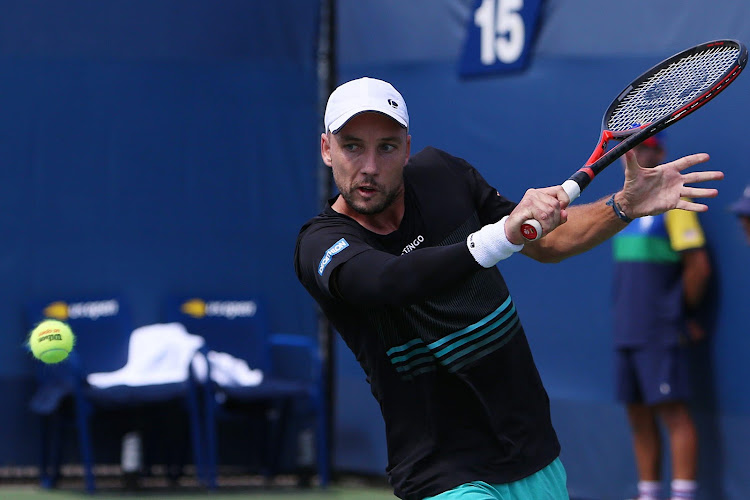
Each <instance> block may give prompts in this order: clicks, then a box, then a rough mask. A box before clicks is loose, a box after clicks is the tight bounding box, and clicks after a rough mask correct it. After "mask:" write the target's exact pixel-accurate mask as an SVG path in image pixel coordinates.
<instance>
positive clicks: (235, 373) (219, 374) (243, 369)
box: [193, 351, 263, 387]
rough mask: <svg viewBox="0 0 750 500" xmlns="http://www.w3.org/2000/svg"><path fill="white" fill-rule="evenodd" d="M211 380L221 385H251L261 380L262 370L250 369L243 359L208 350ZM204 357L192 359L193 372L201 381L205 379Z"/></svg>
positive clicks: (257, 383)
mask: <svg viewBox="0 0 750 500" xmlns="http://www.w3.org/2000/svg"><path fill="white" fill-rule="evenodd" d="M208 362H209V363H210V364H211V380H213V381H214V382H216V383H217V384H219V385H220V386H223V387H252V386H255V385H259V384H260V383H261V382H263V370H260V369H252V368H250V367H249V366H248V364H247V362H246V361H245V360H244V359H240V358H235V357H234V356H232V355H231V354H227V353H225V352H216V351H208ZM206 369H207V367H206V357H204V356H196V357H195V358H194V359H193V372H194V373H195V376H196V377H197V378H198V380H200V381H201V382H204V381H205V380H206Z"/></svg>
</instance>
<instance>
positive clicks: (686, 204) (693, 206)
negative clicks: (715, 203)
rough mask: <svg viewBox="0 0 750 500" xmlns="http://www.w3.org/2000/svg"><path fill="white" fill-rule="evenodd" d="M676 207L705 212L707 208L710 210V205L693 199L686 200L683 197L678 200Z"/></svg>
mask: <svg viewBox="0 0 750 500" xmlns="http://www.w3.org/2000/svg"><path fill="white" fill-rule="evenodd" d="M675 208H679V209H680V210H687V211H688V212H705V211H706V210H708V206H706V205H704V204H703V203H695V202H693V201H685V200H682V199H681V200H680V201H678V202H677V205H676V206H675Z"/></svg>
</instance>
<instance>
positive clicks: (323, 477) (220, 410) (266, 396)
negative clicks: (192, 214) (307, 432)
mask: <svg viewBox="0 0 750 500" xmlns="http://www.w3.org/2000/svg"><path fill="white" fill-rule="evenodd" d="M166 319H167V321H170V322H179V323H182V324H183V325H185V327H186V329H187V331H188V332H190V333H192V334H197V335H201V336H202V337H203V338H204V339H205V341H206V343H205V346H204V348H203V353H204V354H205V355H206V356H208V353H209V351H215V352H219V353H227V354H230V355H231V356H233V357H235V358H239V359H241V360H244V361H245V362H247V365H248V367H249V368H251V369H260V370H262V372H263V381H262V382H261V383H260V384H258V385H251V386H242V385H236V384H229V385H226V384H220V383H217V382H216V381H214V380H212V378H211V376H210V371H209V376H208V377H207V378H206V380H205V383H204V391H205V392H204V394H205V397H204V405H205V410H204V415H205V423H206V429H205V436H206V439H205V441H206V446H207V453H206V457H207V463H208V477H209V488H215V487H216V486H217V483H216V476H217V462H218V458H217V456H218V442H217V425H218V421H220V420H222V419H232V418H237V417H238V416H239V417H242V416H243V412H246V411H247V408H246V407H243V406H242V404H251V405H253V404H255V405H260V406H261V407H265V408H270V409H273V410H274V411H272V412H270V413H271V414H275V415H278V416H279V419H278V420H276V421H275V424H276V425H275V426H274V425H273V424H274V421H271V422H268V425H269V426H270V428H266V434H265V437H266V438H269V437H270V441H271V442H270V443H266V444H267V445H269V446H268V448H270V450H271V453H269V454H266V456H265V457H264V458H265V460H266V461H267V463H265V467H266V469H265V472H266V475H273V474H274V473H276V472H277V467H278V464H279V456H280V453H281V451H282V449H283V448H284V445H283V443H284V438H285V437H286V436H285V434H284V433H285V431H287V428H288V424H289V417H290V413H291V408H292V405H294V404H295V403H299V404H307V405H308V407H309V408H311V410H312V412H313V414H314V415H312V416H313V417H314V418H315V442H316V446H315V448H316V458H315V459H314V462H317V472H318V478H319V481H320V485H321V486H323V487H325V486H326V485H327V484H328V482H329V479H330V473H329V454H328V439H327V415H326V407H325V389H324V387H323V378H322V376H321V373H322V365H321V360H320V356H319V353H318V346H317V343H316V342H315V341H314V340H313V339H310V338H308V337H305V336H302V335H296V334H270V333H269V330H268V325H267V322H266V317H265V310H264V307H263V301H262V300H261V299H259V298H257V297H252V296H246V297H236V296H235V297H205V296H173V297H170V298H168V300H167V302H166ZM300 354H302V356H300ZM289 356H292V357H294V358H295V359H297V358H301V359H306V363H307V367H308V368H309V373H307V374H306V376H300V374H294V375H295V376H292V377H290V376H284V374H283V373H281V371H280V370H279V369H278V366H276V364H275V363H274V359H277V360H278V359H284V357H287V359H288V357H289ZM209 370H210V364H209ZM244 415H245V417H247V413H245V414H244ZM274 427H275V428H274ZM258 441H261V440H260V439H259V440H258Z"/></svg>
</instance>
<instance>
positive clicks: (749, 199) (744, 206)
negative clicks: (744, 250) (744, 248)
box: [729, 185, 750, 245]
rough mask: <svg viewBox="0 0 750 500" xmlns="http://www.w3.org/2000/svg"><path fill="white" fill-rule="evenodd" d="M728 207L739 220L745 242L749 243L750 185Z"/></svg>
mask: <svg viewBox="0 0 750 500" xmlns="http://www.w3.org/2000/svg"><path fill="white" fill-rule="evenodd" d="M729 209H730V210H731V211H732V213H733V214H734V215H736V216H737V220H739V221H740V225H741V226H742V230H743V231H744V232H745V238H747V243H748V245H750V185H748V186H747V187H746V188H745V191H743V193H742V196H741V197H740V199H739V200H737V201H735V202H734V203H733V204H732V206H731V207H730V208H729Z"/></svg>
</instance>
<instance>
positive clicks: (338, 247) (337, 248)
mask: <svg viewBox="0 0 750 500" xmlns="http://www.w3.org/2000/svg"><path fill="white" fill-rule="evenodd" d="M348 246H349V243H347V241H346V240H345V239H344V238H341V239H340V240H339V241H337V242H336V243H334V244H333V246H332V247H331V248H329V249H328V250H326V253H325V255H323V258H322V259H320V264H318V274H319V275H321V276H323V271H325V269H326V266H327V265H328V264H329V263H330V262H331V259H332V258H333V256H334V255H336V254H337V253H339V252H341V251H342V250H343V249H345V248H346V247H348Z"/></svg>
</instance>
